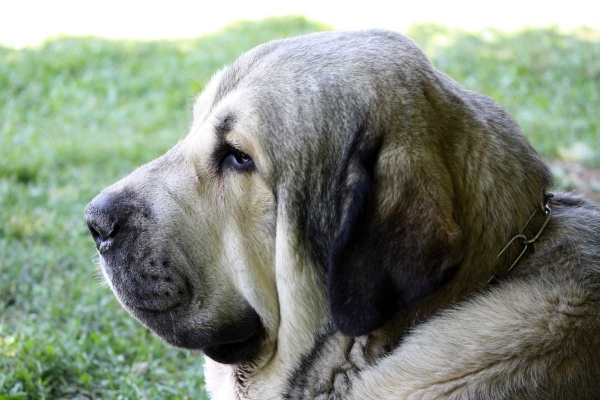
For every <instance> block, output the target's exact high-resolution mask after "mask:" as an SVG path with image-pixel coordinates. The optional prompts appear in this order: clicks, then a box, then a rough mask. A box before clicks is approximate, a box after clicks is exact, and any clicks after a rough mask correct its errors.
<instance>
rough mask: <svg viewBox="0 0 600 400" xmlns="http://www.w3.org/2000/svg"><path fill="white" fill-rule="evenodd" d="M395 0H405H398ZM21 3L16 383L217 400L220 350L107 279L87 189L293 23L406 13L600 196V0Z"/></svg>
mask: <svg viewBox="0 0 600 400" xmlns="http://www.w3.org/2000/svg"><path fill="white" fill-rule="evenodd" d="M390 3H393V4H394V5H390ZM350 4H351V3H350V2H326V1H323V0H320V1H312V0H307V1H303V2H302V3H301V4H300V2H283V1H271V2H269V1H263V0H253V1H245V2H242V1H239V2H236V1H218V2H215V3H212V2H208V1H197V2H193V3H192V2H184V1H179V0H171V1H169V2H160V3H159V2H156V3H154V2H148V1H126V0H120V1H112V0H107V1H103V2H90V1H62V0H60V1H52V2H48V1H11V0H8V1H3V2H2V8H1V10H2V11H1V13H0V399H37V398H40V399H43V398H46V399H58V398H78V399H86V398H117V399H126V398H137V399H141V398H144V399H156V398H161V399H162V398H174V399H179V398H181V399H184V398H190V399H202V398H205V393H204V389H203V375H202V358H201V355H200V354H198V353H190V352H185V351H180V350H176V349H174V348H171V347H169V346H167V345H165V344H163V343H162V342H161V341H160V340H159V339H156V338H155V337H153V336H152V335H151V334H150V333H149V332H148V331H147V330H146V329H144V328H143V327H142V326H140V324H138V323H137V322H135V321H134V320H133V318H131V317H129V316H128V315H127V314H126V313H125V311H123V310H121V309H120V307H119V305H118V303H117V301H116V299H115V298H114V296H113V295H112V294H111V293H110V290H109V289H108V288H107V287H103V286H102V285H100V284H99V280H98V279H97V278H96V277H94V275H95V269H96V266H95V263H94V257H95V256H94V255H95V248H94V244H93V242H92V240H91V238H90V237H89V234H88V231H87V228H86V226H85V224H84V223H83V219H82V213H83V208H84V206H85V204H86V203H87V202H88V201H89V200H90V199H91V198H92V197H93V196H94V195H95V194H96V193H98V192H99V191H100V190H101V189H102V188H103V187H105V186H107V185H109V184H111V183H113V182H115V181H116V180H117V179H119V178H120V177H123V176H125V175H127V174H128V173H129V172H130V171H131V170H132V169H133V168H135V167H136V166H139V165H141V164H143V163H145V162H148V161H150V160H152V159H154V158H155V157H157V156H158V155H160V154H161V153H163V152H164V151H166V150H167V149H168V148H170V147H171V146H172V145H173V144H174V143H176V141H177V140H178V139H180V138H182V137H183V136H185V134H186V131H187V129H188V126H189V123H190V106H191V102H192V100H193V98H194V96H195V95H196V94H197V93H199V92H200V91H201V89H202V87H203V85H204V84H205V83H206V81H207V80H208V79H209V78H210V76H211V75H212V74H213V73H214V72H215V70H216V69H218V68H220V67H222V66H223V65H224V64H226V63H228V62H230V61H232V60H234V59H235V58H236V57H237V56H239V55H240V54H241V53H242V52H244V51H246V50H248V49H250V48H251V47H253V46H255V45H257V44H259V43H262V42H265V41H268V40H271V39H276V38H282V37H288V36H294V35H300V34H304V33H309V32H314V31H322V30H330V29H360V28H375V27H378V28H389V29H394V30H398V31H401V32H403V33H405V34H407V35H409V36H411V37H412V38H413V39H414V40H415V41H416V42H417V43H418V44H419V45H421V46H422V47H423V49H424V50H425V52H426V53H427V54H428V55H429V57H430V58H431V59H432V61H433V63H434V64H435V65H436V66H437V67H438V68H439V69H441V70H442V71H444V72H446V73H447V74H449V75H450V76H451V77H452V78H454V79H455V80H457V81H458V82H460V83H461V84H463V85H465V86H466V87H468V88H470V89H473V90H476V91H479V92H482V93H485V94H487V95H489V96H491V97H493V98H494V99H495V100H496V101H498V102H499V103H500V104H501V105H502V106H504V107H505V108H506V109H508V111H509V112H510V113H511V114H512V115H513V116H514V117H515V119H516V120H517V121H518V122H519V124H520V125H521V127H522V129H523V131H524V133H525V135H526V136H527V137H528V138H529V140H530V141H531V142H532V144H533V146H534V147H535V148H536V149H537V150H538V151H539V152H540V153H541V154H542V155H543V156H544V158H545V159H546V160H547V161H548V162H549V163H550V164H551V166H552V170H553V172H554V174H555V177H556V183H557V186H558V187H562V188H566V189H568V190H574V191H576V192H579V193H584V194H586V195H587V196H589V197H591V198H594V199H596V200H600V170H599V169H600V118H599V115H600V3H599V2H592V1H579V0H571V1H569V2H564V1H561V2H552V1H527V0H520V1H512V0H505V1H503V2H482V1H461V0H454V1H451V2H450V1H421V2H414V1H413V2H400V1H396V2H389V1H385V2H384V1H378V0H370V1H368V2H366V3H364V4H361V5H358V6H352V5H350Z"/></svg>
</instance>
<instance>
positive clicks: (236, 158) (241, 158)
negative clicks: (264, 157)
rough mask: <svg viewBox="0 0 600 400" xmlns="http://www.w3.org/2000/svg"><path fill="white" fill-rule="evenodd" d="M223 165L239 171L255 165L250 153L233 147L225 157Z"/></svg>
mask: <svg viewBox="0 0 600 400" xmlns="http://www.w3.org/2000/svg"><path fill="white" fill-rule="evenodd" d="M222 165H223V166H224V167H230V168H233V169H235V170H238V171H248V170H250V169H252V168H253V167H254V161H253V160H252V158H251V157H250V156H249V155H248V154H246V153H244V152H241V151H239V150H238V149H234V148H232V149H230V150H229V151H228V152H227V154H226V155H225V157H224V158H223V162H222Z"/></svg>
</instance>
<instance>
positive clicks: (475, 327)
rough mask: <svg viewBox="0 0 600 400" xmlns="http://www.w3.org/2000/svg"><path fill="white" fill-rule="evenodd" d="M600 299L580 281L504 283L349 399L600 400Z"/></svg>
mask: <svg viewBox="0 0 600 400" xmlns="http://www.w3.org/2000/svg"><path fill="white" fill-rule="evenodd" d="M597 297H598V296H597V294H596V293H594V292H593V291H592V290H591V288H589V287H586V286H585V285H582V284H581V283H580V282H576V281H567V280H563V281H560V282H555V281H552V280H550V279H545V278H544V277H542V276H538V277H536V278H532V279H529V280H514V281H512V282H505V283H502V284H500V285H498V286H497V287H493V288H490V289H488V290H487V291H486V292H485V293H482V294H480V295H477V296H475V297H473V298H471V299H470V300H469V301H467V302H465V303H464V304H462V305H460V306H457V307H455V308H453V309H451V310H447V311H445V312H443V313H441V314H439V315H438V316H437V317H434V318H432V319H431V320H429V321H428V322H426V323H424V324H422V325H420V326H419V327H417V328H416V329H415V330H414V331H413V332H412V333H411V334H410V335H409V336H408V337H407V338H406V339H405V341H404V342H403V343H402V344H401V346H400V347H399V348H397V349H396V350H395V351H394V352H393V353H392V354H391V355H390V356H388V357H386V358H384V359H383V360H381V362H379V363H378V364H376V365H375V366H373V367H370V368H367V369H365V370H363V371H362V372H361V373H360V376H359V378H358V379H356V380H355V383H354V385H353V388H352V395H351V396H350V397H349V398H351V399H373V398H377V399H398V398H409V399H413V398H414V399H429V398H511V399H514V398H527V399H537V398H540V399H542V398H561V399H566V398H573V399H592V398H599V396H600V379H599V377H598V371H599V370H600V360H599V359H598V357H597V355H598V354H600V338H599V337H598V335H597V332H598V329H599V328H600V326H599V323H598V321H599V320H600V307H599V303H598V299H597ZM565 393H567V394H568V396H570V397H565V396H567V395H565Z"/></svg>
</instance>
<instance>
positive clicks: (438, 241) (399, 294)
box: [327, 144, 461, 336]
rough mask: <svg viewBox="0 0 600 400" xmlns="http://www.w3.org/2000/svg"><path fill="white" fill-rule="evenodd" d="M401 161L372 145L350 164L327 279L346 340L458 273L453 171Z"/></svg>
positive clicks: (394, 152)
mask: <svg viewBox="0 0 600 400" xmlns="http://www.w3.org/2000/svg"><path fill="white" fill-rule="evenodd" d="M399 153H400V154H399ZM402 157H403V155H402V152H401V151H400V152H399V151H397V150H396V149H392V150H391V151H386V149H385V147H382V146H380V145H368V144H367V145H364V146H362V147H360V146H358V147H357V148H355V150H354V152H353V154H351V155H350V157H349V159H348V164H347V168H346V171H345V178H344V179H343V183H342V188H343V190H342V192H341V200H342V201H341V202H340V206H341V207H342V210H341V217H340V222H339V226H338V229H337V232H336V234H335V239H334V242H333V245H332V247H331V249H330V252H329V258H328V265H327V275H328V297H329V306H330V309H331V312H332V316H333V320H334V322H335V324H336V325H337V327H338V328H339V329H340V330H341V332H342V333H344V334H346V335H349V336H360V335H364V334H367V333H369V332H371V331H373V330H375V329H377V328H379V327H381V326H382V325H383V324H385V323H386V322H387V321H388V320H389V319H390V318H391V317H393V316H394V314H396V313H397V312H398V311H400V310H402V309H404V308H407V307H410V306H412V305H414V304H415V303H416V302H418V301H419V300H422V299H424V298H425V297H427V296H428V295H430V294H431V293H433V292H434V291H436V290H437V289H439V288H440V287H441V286H443V285H444V284H445V283H446V282H448V281H449V280H450V279H451V278H452V276H453V275H454V273H455V271H456V270H457V269H458V263H459V262H460V258H461V251H460V230H459V229H458V226H457V224H456V223H455V221H454V220H453V217H452V199H451V194H449V193H447V192H448V191H450V192H451V189H448V186H449V185H451V183H450V182H449V181H450V179H449V176H448V172H447V170H445V167H443V162H440V163H435V162H427V163H426V162H425V160H419V159H414V158H413V159H411V160H410V161H409V160H406V159H403V158H402ZM412 157H414V154H413V155H412ZM430 158H431V155H428V156H427V159H428V161H430ZM419 168H420V170H419ZM436 169H438V171H436Z"/></svg>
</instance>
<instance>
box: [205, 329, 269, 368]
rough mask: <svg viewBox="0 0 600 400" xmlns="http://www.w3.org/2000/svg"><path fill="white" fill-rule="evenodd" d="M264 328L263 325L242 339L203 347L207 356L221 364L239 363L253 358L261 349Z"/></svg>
mask: <svg viewBox="0 0 600 400" xmlns="http://www.w3.org/2000/svg"><path fill="white" fill-rule="evenodd" d="M263 331H264V329H263V328H262V327H261V328H259V329H258V330H257V331H256V332H254V333H253V334H252V335H250V337H248V338H247V339H244V340H241V341H235V342H229V343H221V344H218V345H215V346H209V347H205V348H204V349H202V351H203V352H204V354H206V356H207V357H209V358H211V359H213V360H215V361H216V362H218V363H221V364H238V363H241V362H244V361H248V360H250V359H252V358H253V357H254V356H255V355H256V354H257V353H258V350H259V349H260V345H261V342H262V340H261V337H262V336H263Z"/></svg>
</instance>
